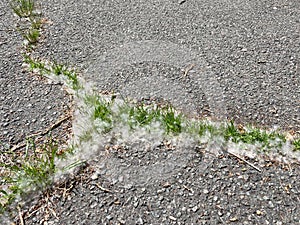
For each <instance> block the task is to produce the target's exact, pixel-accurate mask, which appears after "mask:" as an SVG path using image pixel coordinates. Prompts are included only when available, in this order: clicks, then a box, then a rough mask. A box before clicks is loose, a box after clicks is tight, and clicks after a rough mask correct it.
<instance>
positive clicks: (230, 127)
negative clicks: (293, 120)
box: [222, 121, 286, 149]
mask: <svg viewBox="0 0 300 225" xmlns="http://www.w3.org/2000/svg"><path fill="white" fill-rule="evenodd" d="M222 133H223V136H224V138H225V140H226V141H229V140H230V141H232V142H234V143H238V142H243V143H246V144H255V143H260V144H261V145H262V148H263V149H270V148H272V147H281V146H282V144H283V143H285V142H286V139H285V137H284V135H282V134H279V133H277V132H270V133H268V132H266V131H264V130H260V129H258V128H254V127H248V128H247V129H242V130H239V129H238V128H237V127H236V126H235V125H234V122H233V121H230V122H229V123H228V124H227V126H226V127H225V129H224V131H223V132H222ZM276 140H278V141H277V142H276ZM273 142H276V144H275V145H274V144H272V143H273Z"/></svg>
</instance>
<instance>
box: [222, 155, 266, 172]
mask: <svg viewBox="0 0 300 225" xmlns="http://www.w3.org/2000/svg"><path fill="white" fill-rule="evenodd" d="M228 153H229V154H230V155H232V156H234V157H236V158H238V159H240V160H242V161H243V162H244V163H246V164H248V165H249V166H251V167H252V168H254V169H256V170H257V171H258V172H261V169H259V168H258V167H257V166H254V165H253V164H252V163H250V162H248V161H247V160H245V159H243V158H242V157H240V156H238V155H236V154H234V153H232V152H229V151H228Z"/></svg>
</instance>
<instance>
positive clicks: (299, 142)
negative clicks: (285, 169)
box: [292, 138, 300, 151]
mask: <svg viewBox="0 0 300 225" xmlns="http://www.w3.org/2000/svg"><path fill="white" fill-rule="evenodd" d="M292 143H293V145H294V149H293V150H294V151H300V138H299V139H296V140H294V141H293V142H292Z"/></svg>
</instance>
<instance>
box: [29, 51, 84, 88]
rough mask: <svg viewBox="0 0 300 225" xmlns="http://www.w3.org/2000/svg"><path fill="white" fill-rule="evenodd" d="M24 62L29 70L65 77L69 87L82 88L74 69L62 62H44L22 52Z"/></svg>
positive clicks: (43, 74)
mask: <svg viewBox="0 0 300 225" xmlns="http://www.w3.org/2000/svg"><path fill="white" fill-rule="evenodd" d="M23 57H24V62H25V63H27V65H28V66H29V71H35V70H37V73H38V74H39V75H41V76H45V75H50V74H51V73H52V74H54V75H55V76H57V77H64V78H66V79H67V82H68V83H67V85H68V86H70V87H71V89H73V90H75V91H77V90H79V89H81V88H82V85H80V83H79V80H78V76H77V72H76V71H75V70H74V69H69V68H68V67H67V66H65V65H63V64H59V63H57V62H50V63H45V62H43V61H42V60H37V59H33V58H32V57H30V56H29V55H27V54H23Z"/></svg>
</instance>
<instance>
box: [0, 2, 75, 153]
mask: <svg viewBox="0 0 300 225" xmlns="http://www.w3.org/2000/svg"><path fill="white" fill-rule="evenodd" d="M0 8H1V11H0V12H1V13H0V17H1V29H2V30H1V31H0V55H1V61H0V143H1V144H0V149H1V150H3V149H6V148H10V147H12V146H13V145H15V144H17V143H19V142H20V141H23V140H24V139H25V137H26V136H28V135H30V134H33V133H36V132H38V131H41V130H45V129H46V128H48V127H49V126H50V125H52V124H54V123H55V122H56V121H57V120H58V119H59V118H61V117H63V116H64V115H65V114H66V113H67V112H68V111H69V110H70V105H71V98H70V97H69V95H68V94H67V93H66V91H65V90H64V89H63V87H62V85H61V84H57V83H54V82H52V81H49V80H46V79H44V78H41V77H37V76H34V75H31V74H29V73H27V72H25V71H24V69H23V68H22V56H21V49H22V38H21V36H20V35H19V34H18V33H17V32H16V31H15V30H14V29H15V26H14V24H15V23H16V21H17V18H16V17H14V16H13V15H12V13H11V9H10V8H9V5H8V2H6V1H3V2H1V3H0Z"/></svg>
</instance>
